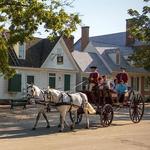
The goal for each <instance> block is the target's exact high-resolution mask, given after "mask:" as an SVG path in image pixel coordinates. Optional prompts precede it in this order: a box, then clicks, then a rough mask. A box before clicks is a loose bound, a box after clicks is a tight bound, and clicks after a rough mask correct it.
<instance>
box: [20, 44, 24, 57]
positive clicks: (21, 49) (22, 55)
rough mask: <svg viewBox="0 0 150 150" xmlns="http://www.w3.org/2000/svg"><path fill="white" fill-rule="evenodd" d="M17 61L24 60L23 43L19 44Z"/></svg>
mask: <svg viewBox="0 0 150 150" xmlns="http://www.w3.org/2000/svg"><path fill="white" fill-rule="evenodd" d="M19 59H25V43H23V44H21V43H19Z"/></svg>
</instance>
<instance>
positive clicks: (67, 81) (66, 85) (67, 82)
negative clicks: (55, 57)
mask: <svg viewBox="0 0 150 150" xmlns="http://www.w3.org/2000/svg"><path fill="white" fill-rule="evenodd" d="M69 90H70V75H69V74H65V76H64V91H69Z"/></svg>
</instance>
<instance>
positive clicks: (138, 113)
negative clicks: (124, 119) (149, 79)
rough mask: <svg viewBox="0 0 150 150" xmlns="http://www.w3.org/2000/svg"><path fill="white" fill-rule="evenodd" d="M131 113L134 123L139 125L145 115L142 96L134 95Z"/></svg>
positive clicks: (130, 108)
mask: <svg viewBox="0 0 150 150" xmlns="http://www.w3.org/2000/svg"><path fill="white" fill-rule="evenodd" d="M129 113H130V119H131V120H132V122H134V123H138V122H140V121H141V119H142V117H143V114H144V99H143V97H142V96H141V95H140V94H138V95H134V96H133V98H132V99H131V103H130V107H129Z"/></svg>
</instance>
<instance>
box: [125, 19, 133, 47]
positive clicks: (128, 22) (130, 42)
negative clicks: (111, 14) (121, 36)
mask: <svg viewBox="0 0 150 150" xmlns="http://www.w3.org/2000/svg"><path fill="white" fill-rule="evenodd" d="M132 25H133V23H132V19H127V20H126V46H133V44H134V42H135V39H134V37H133V36H132V35H131V34H130V32H129V29H130V28H131V26H132Z"/></svg>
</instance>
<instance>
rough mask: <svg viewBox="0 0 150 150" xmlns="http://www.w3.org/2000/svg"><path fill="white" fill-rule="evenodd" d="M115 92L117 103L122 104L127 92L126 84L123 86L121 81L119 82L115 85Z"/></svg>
mask: <svg viewBox="0 0 150 150" xmlns="http://www.w3.org/2000/svg"><path fill="white" fill-rule="evenodd" d="M116 91H117V93H118V102H123V101H124V98H125V93H126V92H127V91H128V87H127V85H126V84H124V81H123V80H121V81H120V83H119V84H117V85H116Z"/></svg>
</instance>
